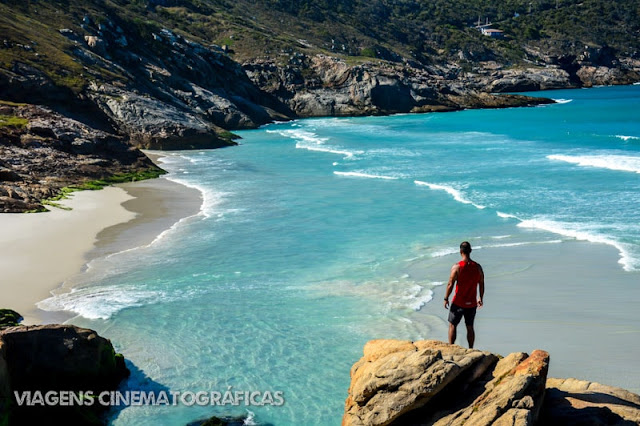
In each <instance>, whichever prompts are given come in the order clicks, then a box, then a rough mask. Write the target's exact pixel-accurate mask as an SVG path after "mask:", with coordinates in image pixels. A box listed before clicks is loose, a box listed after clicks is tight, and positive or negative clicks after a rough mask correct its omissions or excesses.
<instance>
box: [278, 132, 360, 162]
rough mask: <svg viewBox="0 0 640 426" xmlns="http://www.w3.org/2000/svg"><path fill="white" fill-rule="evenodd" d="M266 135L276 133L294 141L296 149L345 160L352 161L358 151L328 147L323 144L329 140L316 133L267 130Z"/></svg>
mask: <svg viewBox="0 0 640 426" xmlns="http://www.w3.org/2000/svg"><path fill="white" fill-rule="evenodd" d="M267 133H277V134H279V135H281V136H285V137H287V138H291V139H294V140H296V141H297V142H296V148H298V149H306V150H307V151H315V152H326V153H329V154H337V155H342V156H344V157H345V159H352V158H353V157H354V156H355V155H356V154H359V153H361V152H360V151H356V152H351V151H347V150H344V149H340V148H336V147H329V146H327V145H325V143H326V142H327V141H328V140H329V138H322V137H320V136H318V135H317V134H316V133H314V132H311V131H308V130H304V129H286V130H267Z"/></svg>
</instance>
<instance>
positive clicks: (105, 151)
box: [0, 103, 162, 212]
mask: <svg viewBox="0 0 640 426" xmlns="http://www.w3.org/2000/svg"><path fill="white" fill-rule="evenodd" d="M2 117H6V119H7V121H8V120H11V121H10V122H9V124H8V125H5V126H0V212H22V211H29V210H32V211H39V210H42V209H43V208H44V206H43V204H42V202H43V200H46V199H50V198H52V197H56V196H57V195H58V194H59V193H60V191H61V190H62V189H63V188H65V187H69V186H72V185H79V186H81V185H82V184H83V183H85V182H89V181H96V180H98V181H99V180H101V179H112V178H113V177H114V175H115V176H120V177H122V179H123V180H124V179H126V180H129V181H130V180H135V179H138V178H140V177H145V176H146V175H148V176H157V175H158V174H161V173H162V171H161V170H160V169H158V168H157V167H156V166H155V165H154V164H153V163H152V162H151V161H150V160H149V159H148V158H147V157H146V156H145V155H144V154H143V153H142V152H140V151H139V150H137V149H135V148H134V147H132V146H131V145H130V144H129V143H128V142H127V140H126V139H125V138H124V137H122V136H118V135H115V134H112V133H109V132H106V131H102V130H99V129H97V128H94V127H91V126H89V125H87V124H84V123H82V122H80V121H77V120H74V119H71V118H69V117H65V116H63V115H61V114H58V113H56V112H53V111H52V110H50V109H48V108H45V107H40V106H35V105H27V104H24V105H19V104H9V103H5V104H2V103H0V118H2ZM95 188H99V185H97V186H96V185H94V186H92V187H91V189H95Z"/></svg>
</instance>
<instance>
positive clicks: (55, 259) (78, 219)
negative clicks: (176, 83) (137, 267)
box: [0, 157, 202, 324]
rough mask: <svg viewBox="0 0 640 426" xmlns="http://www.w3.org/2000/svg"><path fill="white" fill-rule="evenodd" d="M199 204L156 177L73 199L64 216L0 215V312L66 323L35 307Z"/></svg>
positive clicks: (194, 194)
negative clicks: (97, 261)
mask: <svg viewBox="0 0 640 426" xmlns="http://www.w3.org/2000/svg"><path fill="white" fill-rule="evenodd" d="M154 160H156V161H157V157H154ZM201 203H202V199H201V195H200V192H199V191H197V190H195V189H193V188H188V187H186V186H183V185H180V184H178V183H175V182H172V181H170V180H168V179H166V178H159V179H153V180H148V181H141V182H134V183H127V184H123V185H118V186H111V187H107V188H105V189H102V190H100V191H81V192H76V193H73V195H72V196H71V197H70V198H69V199H67V200H62V202H61V203H60V204H62V205H64V206H66V207H69V208H71V210H63V209H59V208H55V207H50V210H51V211H49V212H46V213H37V214H21V213H18V214H3V215H0V229H2V233H1V234H0V270H1V271H2V280H0V294H2V298H1V300H0V307H1V308H9V309H13V310H15V311H17V312H19V313H20V314H22V315H23V317H24V323H25V324H38V323H43V322H44V323H48V322H59V321H63V320H65V319H68V318H69V316H65V315H64V314H59V313H58V314H52V313H49V312H45V311H42V310H40V309H38V308H37V307H36V303H37V302H39V301H41V300H43V299H46V298H47V297H49V296H50V295H51V291H53V290H56V291H60V290H61V286H64V284H65V282H66V281H67V280H69V279H70V278H71V277H73V276H75V275H76V274H78V273H81V272H82V271H83V269H84V267H85V265H86V264H87V263H88V262H89V261H90V260H91V259H94V258H96V257H100V256H104V255H107V254H110V253H114V252H117V251H121V250H126V249H128V248H133V247H137V246H140V245H146V244H149V243H151V242H152V241H153V240H154V239H155V238H156V237H157V236H158V235H159V234H160V233H161V232H162V231H164V230H166V229H168V228H170V227H171V226H172V225H173V224H174V223H176V222H178V221H179V220H180V219H182V218H184V217H188V216H192V215H194V214H197V213H198V211H199V209H200V205H201ZM63 291H64V290H63Z"/></svg>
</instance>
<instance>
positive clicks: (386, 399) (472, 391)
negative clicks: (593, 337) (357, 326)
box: [342, 340, 640, 426]
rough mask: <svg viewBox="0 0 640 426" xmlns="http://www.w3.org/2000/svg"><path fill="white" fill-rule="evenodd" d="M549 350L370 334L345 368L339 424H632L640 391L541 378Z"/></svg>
mask: <svg viewBox="0 0 640 426" xmlns="http://www.w3.org/2000/svg"><path fill="white" fill-rule="evenodd" d="M548 368H549V354H548V353H547V352H544V351H540V350H536V351H533V352H532V353H531V354H530V355H527V354H526V353H522V352H517V353H512V354H510V355H508V356H506V357H501V356H498V355H495V354H491V353H489V352H484V351H479V350H474V349H465V348H462V347H460V346H457V345H449V344H446V343H443V342H438V341H433V340H431V341H417V342H410V341H400V340H373V341H370V342H368V343H367V344H366V345H365V347H364V356H363V357H362V358H361V359H360V360H359V361H358V362H356V363H355V364H354V365H353V367H352V369H351V386H350V387H349V395H348V397H347V400H346V403H345V414H344V417H343V421H342V424H343V426H348V425H403V426H404V425H460V426H461V425H464V424H467V425H474V426H476V425H535V424H541V425H551V424H580V425H600V424H611V425H613V424H616V425H626V424H638V421H640V396H638V395H635V394H632V393H630V392H627V391H625V390H623V389H619V388H613V387H610V386H603V385H599V384H597V383H590V382H585V381H578V380H575V379H566V380H565V379H551V378H549V379H548V378H547V371H548Z"/></svg>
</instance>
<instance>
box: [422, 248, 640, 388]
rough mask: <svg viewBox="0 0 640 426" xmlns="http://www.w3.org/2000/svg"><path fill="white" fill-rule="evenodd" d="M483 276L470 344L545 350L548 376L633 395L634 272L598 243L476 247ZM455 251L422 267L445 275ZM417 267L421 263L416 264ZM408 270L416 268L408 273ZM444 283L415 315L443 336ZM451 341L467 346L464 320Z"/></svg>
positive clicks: (638, 314)
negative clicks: (434, 322) (434, 320)
mask: <svg viewBox="0 0 640 426" xmlns="http://www.w3.org/2000/svg"><path fill="white" fill-rule="evenodd" d="M472 258H473V259H474V260H476V261H478V262H479V263H480V264H482V265H483V269H484V270H485V274H486V292H485V298H484V299H485V300H484V302H485V306H484V307H482V308H480V309H479V310H478V313H477V317H476V327H475V328H476V345H475V346H476V348H479V349H483V350H489V351H492V352H496V353H500V354H502V355H507V354H508V353H511V352H516V351H525V352H531V351H532V350H534V349H544V350H546V351H548V352H549V353H550V355H551V365H550V372H549V374H550V376H554V377H576V378H579V379H583V380H591V381H596V382H599V383H603V384H608V385H613V386H619V387H623V388H626V389H628V390H630V391H632V392H636V393H638V392H640V369H638V368H637V357H638V354H640V310H638V308H637V303H638V300H640V286H639V285H638V283H640V273H639V272H625V271H624V270H623V269H622V267H621V265H620V264H619V263H618V259H619V256H618V252H617V250H615V249H614V248H612V247H610V246H608V245H604V244H594V243H588V242H581V241H565V242H562V243H559V244H532V245H525V246H519V247H501V248H487V249H481V250H476V251H474V252H473V253H472ZM457 261H459V255H451V256H445V257H444V258H442V259H441V260H440V259H439V260H438V261H436V262H433V261H432V262H431V264H430V265H428V267H427V268H426V269H425V271H428V274H429V275H442V278H441V280H443V281H444V280H446V279H447V278H448V273H449V269H450V268H451V265H453V263H454V262H457ZM421 267H422V268H424V267H425V265H422V266H418V265H416V268H421ZM414 273H417V271H415V272H414ZM444 292H445V286H441V287H438V288H436V289H435V291H434V293H435V294H434V298H433V299H434V300H433V301H432V302H430V303H428V304H426V305H425V307H424V308H423V309H422V310H421V311H420V312H419V313H418V314H419V315H425V316H426V315H435V316H437V317H438V318H440V320H441V324H440V327H438V328H437V333H438V334H442V335H439V336H432V337H431V338H437V339H440V340H446V339H447V335H446V329H447V327H448V323H447V313H448V311H446V310H445V309H444V307H443V299H444ZM456 343H458V344H460V345H464V346H466V345H467V342H466V330H465V327H464V325H460V326H459V327H458V339H457V341H456Z"/></svg>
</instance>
